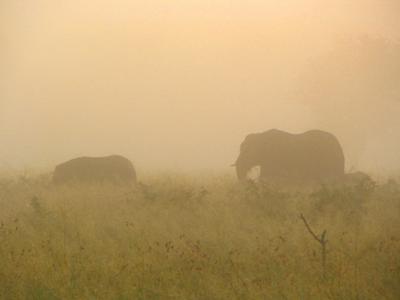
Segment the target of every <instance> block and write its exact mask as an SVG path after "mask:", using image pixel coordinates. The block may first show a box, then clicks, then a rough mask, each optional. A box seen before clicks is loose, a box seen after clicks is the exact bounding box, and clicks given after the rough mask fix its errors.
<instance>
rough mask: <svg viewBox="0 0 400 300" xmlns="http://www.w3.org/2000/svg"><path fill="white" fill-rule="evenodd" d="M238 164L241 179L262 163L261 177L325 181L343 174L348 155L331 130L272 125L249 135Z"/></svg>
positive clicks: (263, 178)
mask: <svg viewBox="0 0 400 300" xmlns="http://www.w3.org/2000/svg"><path fill="white" fill-rule="evenodd" d="M235 166H236V172H237V176H238V178H239V180H246V178H247V174H248V172H249V171H250V170H251V169H252V168H253V167H255V166H259V167H260V175H259V177H260V179H261V180H272V181H275V180H283V181H285V182H299V183H303V182H323V181H329V180H336V179H338V180H341V179H342V178H343V176H344V167H345V159H344V154H343V150H342V147H341V146H340V144H339V141H338V140H337V138H336V137H335V136H334V135H332V134H330V133H328V132H324V131H320V130H311V131H307V132H305V133H301V134H291V133H287V132H284V131H281V130H277V129H272V130H268V131H266V132H263V133H255V134H249V135H248V136H246V138H245V140H244V141H243V142H242V144H241V145H240V154H239V157H238V159H237V160H236V163H235Z"/></svg>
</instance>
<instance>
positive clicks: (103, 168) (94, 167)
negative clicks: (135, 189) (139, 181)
mask: <svg viewBox="0 0 400 300" xmlns="http://www.w3.org/2000/svg"><path fill="white" fill-rule="evenodd" d="M53 182H54V183H55V184H63V183H69V182H75V183H101V182H113V183H135V182H136V171H135V168H134V167H133V164H132V163H131V162H130V161H129V160H128V159H127V158H125V157H122V156H119V155H112V156H106V157H79V158H75V159H72V160H69V161H67V162H64V163H62V164H60V165H58V166H56V168H55V170H54V174H53Z"/></svg>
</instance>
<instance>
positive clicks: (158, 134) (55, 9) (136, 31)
mask: <svg viewBox="0 0 400 300" xmlns="http://www.w3.org/2000/svg"><path fill="white" fill-rule="evenodd" d="M399 116H400V1H398V0H352V1H348V0H336V1H317V0H288V1H272V0H263V1H262V0H246V1H234V0H233V1H228V0H213V1H211V0H209V1H206V0H177V1H163V0H152V1H151V0H147V1H144V0H143V1H132V0H131V1H128V0H115V1H105V0H99V1H94V0H79V1H78V0H69V1H50V0H36V1H35V0H24V1H14V0H1V1H0V138H1V144H0V145H1V146H0V171H9V170H18V169H23V168H32V169H48V170H51V168H52V167H53V166H54V165H55V164H57V163H59V162H62V161H64V160H68V159H71V158H74V157H77V156H82V155H88V156H101V155H108V154H122V155H125V156H127V157H128V158H130V159H131V160H132V161H133V162H134V163H135V165H136V166H137V167H138V169H139V170H144V171H147V170H185V171H195V170H230V169H229V165H230V164H231V163H233V162H234V161H235V159H236V157H237V155H238V151H239V144H240V143H241V141H242V140H243V139H244V137H245V135H247V134H248V133H252V132H260V131H265V130H268V129H270V128H279V129H283V130H288V131H290V132H293V133H297V132H302V131H306V130H309V129H316V128H318V129H323V130H327V131H330V132H332V133H333V134H335V135H336V136H337V137H338V138H339V140H340V142H341V144H342V145H343V148H344V151H345V155H346V159H347V169H348V170H352V169H361V170H365V171H369V172H374V173H394V172H397V171H398V170H400V132H399V129H400V118H399ZM232 171H233V170H232Z"/></svg>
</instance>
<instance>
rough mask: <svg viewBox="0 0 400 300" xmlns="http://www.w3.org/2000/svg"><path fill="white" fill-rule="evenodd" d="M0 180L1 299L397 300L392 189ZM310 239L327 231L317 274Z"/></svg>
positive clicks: (399, 274) (160, 178) (212, 181)
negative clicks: (62, 183) (62, 184)
mask: <svg viewBox="0 0 400 300" xmlns="http://www.w3.org/2000/svg"><path fill="white" fill-rule="evenodd" d="M142 181H143V182H145V184H140V185H138V186H137V187H135V188H124V187H115V186H111V185H109V186H107V185H97V186H79V185H74V186H66V187H54V186H52V185H51V184H50V180H49V178H48V177H47V176H35V177H20V178H11V177H10V178H7V177H3V178H2V179H1V180H0V204H1V210H0V299H121V300H122V299H146V300H147V299H184V300H189V299H204V300H210V299H305V300H309V299H360V300H366V299H371V300H372V299H373V300H375V299H400V184H397V183H396V182H395V181H393V180H392V181H387V182H382V183H379V184H375V183H374V182H370V181H366V182H360V183H358V184H356V185H353V186H347V187H319V188H317V189H314V190H313V191H311V190H309V191H301V192H300V191H295V190H283V189H279V188H274V187H271V186H267V185H261V184H250V183H248V184H238V183H237V182H236V180H235V178H233V177H231V176H223V175H221V176H213V177H210V178H208V177H206V176H189V175H188V176H182V175H165V174H164V175H157V176H147V177H146V178H143V180H142ZM300 214H303V215H304V216H305V218H306V220H307V222H308V223H309V225H310V227H311V229H312V230H313V231H314V232H315V233H316V234H318V235H319V234H321V233H322V232H323V231H324V230H326V232H327V233H326V238H327V240H328V242H327V245H326V266H325V268H323V266H322V260H321V245H320V244H319V243H318V242H317V241H316V240H315V239H314V238H313V236H312V235H311V234H310V233H309V232H308V230H307V228H306V226H305V224H304V223H303V221H302V220H301V219H300V217H299V216H300Z"/></svg>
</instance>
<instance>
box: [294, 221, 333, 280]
mask: <svg viewBox="0 0 400 300" xmlns="http://www.w3.org/2000/svg"><path fill="white" fill-rule="evenodd" d="M300 219H302V220H303V223H304V225H305V226H306V228H307V230H308V232H309V233H310V234H311V236H312V237H313V238H314V239H315V240H316V241H317V242H318V243H319V244H320V245H321V257H322V262H321V263H322V276H323V278H325V277H326V244H327V243H328V240H327V239H326V230H324V231H323V232H322V234H321V236H320V237H319V236H318V235H316V234H315V233H314V231H313V230H312V229H311V227H310V225H308V222H307V220H306V218H305V217H304V216H303V214H301V215H300Z"/></svg>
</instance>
